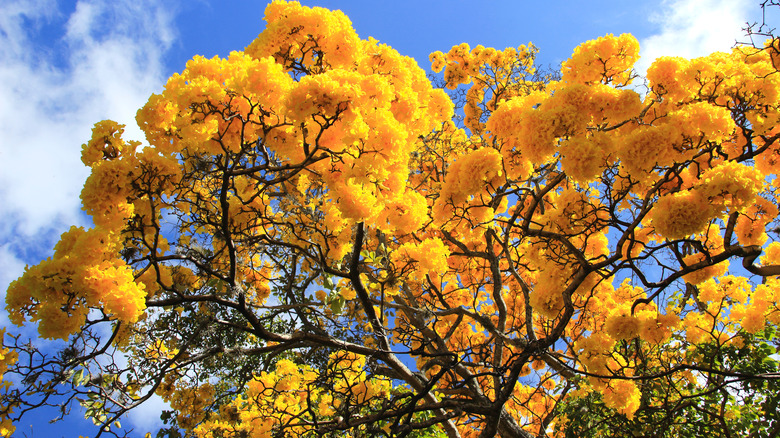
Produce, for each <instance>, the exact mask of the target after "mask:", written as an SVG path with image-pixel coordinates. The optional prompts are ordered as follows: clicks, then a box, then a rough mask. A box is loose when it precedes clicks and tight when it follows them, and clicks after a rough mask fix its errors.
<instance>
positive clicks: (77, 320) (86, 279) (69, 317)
mask: <svg viewBox="0 0 780 438" xmlns="http://www.w3.org/2000/svg"><path fill="white" fill-rule="evenodd" d="M120 243H121V242H120V241H119V236H118V235H117V234H116V233H112V232H107V231H105V230H103V229H101V228H95V229H91V230H86V231H85V230H84V229H83V228H80V227H71V229H70V230H69V231H67V232H65V233H64V234H63V235H62V236H61V238H60V242H59V243H58V244H57V246H56V247H55V250H56V251H55V253H54V256H53V257H52V258H50V259H47V260H44V261H43V262H41V263H40V264H38V265H36V266H33V267H30V268H27V270H26V271H25V274H24V275H23V276H22V277H21V278H19V279H18V280H16V281H14V282H13V283H11V286H10V287H9V289H8V293H7V294H6V306H7V309H8V310H9V317H10V319H11V322H13V323H14V324H17V325H21V324H22V323H23V322H24V321H25V320H28V319H29V320H31V321H34V322H36V323H37V324H38V332H39V333H40V335H41V336H42V337H44V338H49V339H55V338H56V339H67V338H68V336H70V334H72V333H75V332H76V331H78V329H79V328H80V327H81V325H82V324H83V323H84V321H85V318H86V316H87V313H88V312H89V310H90V309H91V308H103V309H104V310H105V312H106V313H107V314H110V315H113V316H114V317H115V318H117V319H119V320H121V321H125V322H135V321H136V320H137V319H138V317H139V316H140V315H141V313H142V312H143V311H144V309H145V308H146V303H145V297H146V293H145V291H144V286H143V284H139V283H136V282H135V280H134V277H133V272H132V269H131V268H130V267H129V266H127V264H126V263H125V262H124V261H123V260H121V259H119V258H118V257H117V252H118V247H119V245H120Z"/></svg>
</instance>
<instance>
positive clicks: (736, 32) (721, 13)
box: [637, 0, 760, 75]
mask: <svg viewBox="0 0 780 438" xmlns="http://www.w3.org/2000/svg"><path fill="white" fill-rule="evenodd" d="M756 16H760V9H759V7H758V5H757V2H755V1H752V0H664V1H662V2H661V5H660V8H659V10H658V11H657V13H655V14H653V15H651V16H650V17H649V19H650V21H651V22H652V23H653V24H655V25H656V26H658V32H657V33H655V34H654V35H652V36H650V37H648V38H645V39H643V40H641V41H640V46H641V51H640V55H641V57H642V58H641V59H640V60H639V62H638V63H637V70H638V71H639V72H640V74H642V75H643V74H644V72H645V71H647V67H649V66H650V64H651V63H652V61H653V60H654V59H656V58H658V57H659V56H683V57H688V58H691V57H697V56H705V55H708V54H710V53H712V52H717V51H727V50H729V49H730V48H731V47H733V46H734V44H735V43H736V42H737V41H744V40H745V31H744V30H743V29H744V28H745V25H746V23H747V22H748V21H751V19H752V20H753V21H755V19H756V18H755V17H756Z"/></svg>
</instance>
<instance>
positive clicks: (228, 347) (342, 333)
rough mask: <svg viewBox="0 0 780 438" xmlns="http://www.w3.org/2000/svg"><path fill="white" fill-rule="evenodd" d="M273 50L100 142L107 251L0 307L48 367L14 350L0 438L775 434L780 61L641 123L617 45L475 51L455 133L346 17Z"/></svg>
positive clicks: (633, 54)
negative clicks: (76, 424) (54, 415)
mask: <svg viewBox="0 0 780 438" xmlns="http://www.w3.org/2000/svg"><path fill="white" fill-rule="evenodd" d="M266 21H267V22H268V25H267V27H266V30H265V31H263V33H261V34H260V35H259V36H258V38H257V39H256V40H255V41H254V42H252V43H251V44H250V45H249V46H248V47H247V48H246V49H245V50H244V51H243V52H233V53H231V54H230V56H229V57H228V58H227V59H220V58H213V59H205V58H203V57H195V58H194V59H193V60H191V61H190V62H188V63H187V66H186V68H185V70H184V72H183V73H181V74H174V75H173V76H172V77H171V78H170V79H169V81H168V83H167V84H166V86H165V89H164V90H163V92H162V93H161V94H159V95H153V96H151V97H150V99H149V101H148V103H147V104H146V105H145V106H144V107H143V108H141V109H140V110H139V112H138V116H137V121H138V124H139V126H141V128H142V129H143V131H144V132H145V134H146V137H147V141H148V145H146V146H143V147H141V144H140V143H138V142H132V141H125V140H123V138H122V134H123V126H122V125H119V124H117V123H115V122H112V121H103V122H99V123H97V124H96V125H95V128H94V130H93V133H92V138H91V140H90V141H89V142H88V143H86V144H85V145H84V147H83V152H82V160H83V162H84V163H85V164H86V165H87V166H89V167H90V168H91V169H92V173H91V175H90V177H89V178H88V179H87V181H86V183H85V186H84V189H83V192H82V195H81V198H82V201H83V206H84V210H85V211H86V212H87V213H88V214H90V215H91V216H92V218H93V221H94V225H95V226H94V227H93V228H91V229H83V228H77V227H74V228H71V230H69V231H68V232H66V233H64V234H63V235H62V237H61V239H60V242H59V243H58V244H57V245H56V247H55V253H54V256H53V257H51V258H50V259H47V260H44V261H43V262H41V263H40V264H39V265H37V266H33V267H30V268H28V269H27V271H26V272H25V274H24V275H23V276H22V277H21V278H20V279H18V280H17V281H15V282H14V283H12V284H11V286H10V288H9V290H8V293H7V309H8V311H9V313H10V315H11V319H12V322H14V323H15V324H22V323H24V322H32V323H35V324H37V326H38V330H39V333H40V336H41V337H43V338H48V339H60V340H63V341H65V347H64V348H63V349H62V350H61V351H60V352H59V353H58V354H56V355H53V356H52V355H47V354H45V352H44V350H41V349H39V347H38V346H37V344H32V343H25V342H23V341H22V340H21V339H20V338H19V337H18V336H10V335H8V336H6V342H5V344H4V349H3V350H2V351H0V353H1V354H0V355H1V356H2V361H0V362H2V369H1V371H3V372H4V373H5V378H6V383H5V395H4V396H3V398H2V410H0V414H1V415H2V418H3V420H4V421H3V423H2V426H0V427H2V428H3V429H2V430H0V432H2V433H3V434H5V435H8V434H10V433H11V432H12V430H13V426H12V425H11V422H12V421H13V420H15V419H18V418H19V416H20V415H24V414H25V413H27V412H28V411H30V410H33V409H36V408H38V407H40V406H44V405H61V406H62V409H63V413H64V412H65V411H67V410H68V409H70V406H71V405H73V404H75V403H80V404H81V405H82V406H83V407H84V408H85V409H86V413H87V415H88V416H89V417H91V418H93V419H94V421H95V422H96V424H97V425H98V426H99V428H98V430H97V435H98V436H102V435H105V434H113V435H117V436H118V435H121V434H123V433H125V431H123V430H122V429H121V426H120V425H118V424H116V423H117V422H118V420H119V419H120V417H121V416H122V415H123V414H125V413H126V412H128V411H129V410H131V409H133V408H134V407H136V406H138V405H140V404H142V403H144V402H145V401H146V400H148V399H149V397H151V395H152V394H158V395H160V396H162V397H163V399H165V400H166V401H167V402H168V403H169V405H170V407H171V411H169V412H166V413H164V414H163V418H164V419H165V421H166V422H167V424H168V425H169V426H170V427H169V428H167V429H165V430H162V431H160V432H159V433H158V436H170V437H173V436H197V437H209V438H211V437H248V436H336V435H337V434H341V433H344V432H347V433H349V434H351V436H447V437H456V436H464V437H465V436H483V437H490V436H495V435H499V436H502V437H515V436H517V437H530V436H546V435H548V436H549V435H556V436H580V435H585V436H609V435H614V436H621V434H625V433H626V431H629V432H631V433H633V434H634V435H636V436H701V435H702V434H705V433H709V434H715V435H719V436H747V435H748V434H751V436H774V435H775V434H776V433H777V432H778V430H780V419H779V418H778V414H777V403H778V397H779V396H778V391H777V390H778V379H779V378H780V373H778V367H777V356H776V355H775V347H776V345H777V343H776V341H775V340H774V334H775V332H776V329H777V325H778V323H780V307H778V301H780V288H779V287H780V279H778V275H780V243H778V242H776V234H777V233H778V231H777V230H778V229H777V227H778V219H777V217H778V209H777V184H778V183H777V180H776V178H775V175H776V174H777V173H778V167H780V142H778V139H779V138H780V127H778V120H779V118H780V100H779V99H778V93H780V75H779V74H778V67H780V40H777V39H770V40H769V41H768V43H767V45H766V46H765V47H752V46H744V47H738V48H735V49H733V50H732V51H731V52H729V53H715V54H712V55H710V56H708V57H704V58H698V59H692V60H688V59H682V58H660V59H659V60H658V61H656V62H655V63H654V64H653V65H652V66H651V67H650V69H649V70H648V72H647V78H646V85H647V88H646V92H643V93H640V92H639V91H638V90H641V88H640V87H635V86H633V85H632V84H633V83H636V82H637V77H636V75H635V74H634V72H633V69H632V68H633V64H634V62H635V61H636V60H637V58H638V50H639V47H638V43H637V41H636V39H635V38H633V37H632V36H630V35H625V34H624V35H620V36H613V35H607V36H605V37H602V38H599V39H597V40H593V41H588V42H586V43H583V44H582V45H580V46H579V47H578V48H577V49H576V50H575V52H574V54H573V55H572V57H571V58H570V59H569V60H568V61H566V62H565V63H564V64H563V65H562V69H561V72H560V75H559V77H554V76H546V75H542V74H539V73H538V72H537V70H536V67H535V66H534V58H535V53H536V49H535V48H534V47H533V46H532V45H528V46H521V47H519V48H517V49H514V48H508V49H505V50H503V51H499V50H495V49H490V48H484V47H481V46H478V47H476V48H473V49H472V48H470V47H469V46H468V45H466V44H461V45H460V46H456V47H453V48H452V50H450V51H449V52H448V53H447V54H444V53H441V52H437V53H434V54H432V55H431V61H432V63H433V70H434V71H435V72H442V71H443V80H444V83H445V85H446V88H447V89H448V90H450V92H451V93H455V94H452V95H453V96H460V99H459V100H458V99H456V100H458V101H459V102H462V108H461V109H459V110H458V111H457V113H456V112H455V111H454V107H453V104H452V99H451V98H450V95H448V94H447V92H445V90H443V89H440V88H436V87H434V86H432V84H431V81H430V80H429V79H428V78H427V77H426V75H425V72H424V71H423V70H422V69H420V68H419V67H418V66H417V64H416V63H415V61H414V60H412V59H410V58H406V57H403V56H401V55H399V54H398V53H397V52H396V51H395V50H393V49H392V48H390V47H388V46H386V45H382V44H380V43H378V42H377V41H375V40H373V39H369V40H361V39H359V38H358V37H357V35H356V34H355V32H354V30H353V29H352V27H351V24H350V22H349V20H348V19H347V17H346V16H344V15H343V14H342V13H341V12H338V11H336V12H332V11H327V10H325V9H321V8H313V9H310V8H305V7H302V6H301V5H299V4H297V3H287V2H284V1H276V2H274V3H272V4H271V5H269V6H268V8H267V10H266ZM469 85H470V86H469ZM466 87H468V88H467V89H466ZM459 90H460V91H462V92H464V93H463V94H457V93H458V91H459ZM456 114H457V115H456ZM756 418H762V419H763V421H761V422H758V421H753V420H755V419H756Z"/></svg>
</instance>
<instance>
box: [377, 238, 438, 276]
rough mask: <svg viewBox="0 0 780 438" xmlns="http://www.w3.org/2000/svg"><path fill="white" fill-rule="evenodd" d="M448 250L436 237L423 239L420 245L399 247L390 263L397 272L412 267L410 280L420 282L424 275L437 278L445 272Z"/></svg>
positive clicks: (412, 243)
mask: <svg viewBox="0 0 780 438" xmlns="http://www.w3.org/2000/svg"><path fill="white" fill-rule="evenodd" d="M449 256H450V250H449V249H448V248H447V246H445V245H444V242H442V241H441V239H439V238H438V237H434V238H430V239H425V240H423V241H422V242H420V243H415V242H408V243H404V244H403V245H401V246H399V247H398V249H396V250H395V251H394V252H393V254H392V255H391V261H392V263H393V264H394V265H395V266H397V267H398V268H399V271H406V270H407V269H409V268H410V267H412V266H413V271H412V272H411V274H410V279H413V280H416V281H422V280H424V279H425V276H426V275H429V276H430V277H431V278H438V277H439V276H440V275H442V274H444V273H445V272H447V270H448V269H449V266H448V265H447V258H448V257H449Z"/></svg>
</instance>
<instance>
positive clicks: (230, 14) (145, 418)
mask: <svg viewBox="0 0 780 438" xmlns="http://www.w3.org/2000/svg"><path fill="white" fill-rule="evenodd" d="M302 3H304V4H306V5H309V6H323V7H327V8H330V9H341V10H342V11H344V12H345V13H346V14H347V15H348V16H349V17H350V19H351V20H352V23H353V25H354V27H355V29H356V30H357V32H358V34H359V35H360V37H361V38H367V37H369V36H372V37H374V38H376V39H378V40H379V41H381V42H383V43H386V44H389V45H390V46H392V47H394V48H395V49H397V50H398V51H399V52H400V53H401V54H403V55H407V56H411V57H413V58H415V59H416V60H417V61H418V63H419V64H420V65H421V67H423V68H424V69H426V70H428V71H429V70H430V63H429V62H428V55H429V54H430V53H431V52H433V51H436V50H441V51H444V52H446V51H447V50H449V48H450V47H452V46H453V45H456V44H460V43H462V42H467V43H469V44H470V45H471V46H472V47H473V46H476V45H477V44H482V45H484V46H486V47H488V46H492V47H496V48H499V49H502V48H504V47H508V46H513V47H516V46H519V45H520V44H526V43H528V42H529V41H530V42H533V43H534V44H535V45H536V46H537V47H538V48H539V49H540V52H539V57H538V60H539V63H540V64H541V65H544V66H547V65H550V66H557V65H559V64H560V62H561V61H564V60H565V59H567V58H568V57H569V55H570V54H571V53H572V50H573V49H574V47H576V46H577V45H578V44H579V43H581V42H583V41H586V40H588V39H592V38H597V37H599V36H603V35H605V34H607V33H614V34H620V33H624V32H629V33H632V34H634V36H636V37H637V39H639V41H640V44H641V47H642V49H641V52H640V54H641V55H642V59H641V60H640V63H639V65H638V69H639V70H640V71H644V70H645V69H646V68H647V66H648V65H649V64H650V62H651V61H652V59H654V58H655V57H657V56H661V55H677V56H686V57H693V56H702V55H706V54H709V53H711V52H713V51H718V50H728V49H729V48H731V47H732V46H733V45H734V44H735V42H737V41H745V40H746V38H745V36H744V35H745V32H744V30H743V29H744V28H745V25H746V23H747V22H751V23H752V22H759V24H760V22H761V21H762V16H761V10H760V8H759V3H760V1H759V0H645V1H641V2H639V1H625V0H620V1H617V0H592V1H588V2H582V1H574V0H570V1H562V0H559V1H556V2H542V1H526V0H515V1H510V0H483V1H474V0H469V1H467V0H395V1H385V0H381V1H366V0H342V1H338V0H321V1H302ZM553 3H554V5H555V7H554V8H553V7H551V4H553ZM266 4H267V2H266V1H262V0H231V1H229V2H218V1H212V0H189V1H178V0H168V1H165V2H160V1H154V0H78V1H74V0H68V1H65V0H62V1H57V0H2V5H0V292H2V291H5V289H6V288H7V286H8V284H9V283H10V282H11V281H12V280H14V279H16V278H17V277H19V276H20V275H21V274H22V273H23V271H24V266H25V264H35V263H37V262H39V261H40V260H41V259H44V258H46V257H49V256H50V255H51V253H52V250H51V249H52V247H53V245H54V243H56V241H57V239H58V237H59V235H60V234H61V233H62V232H64V231H65V230H67V229H68V228H69V227H70V226H71V225H74V224H75V225H82V226H89V219H88V218H87V217H86V216H85V215H84V214H83V213H82V212H81V210H80V203H79V192H80V191H81V187H82V185H83V182H84V180H85V179H86V177H87V169H86V167H84V166H83V165H82V164H81V161H80V153H81V145H82V144H83V143H85V142H86V141H87V140H88V139H89V137H90V131H91V128H92V125H93V124H94V123H95V122H97V121H100V120H103V119H113V120H116V121H118V122H120V123H124V124H127V125H128V128H127V130H126V138H131V139H138V140H143V135H142V133H141V132H140V130H138V128H137V127H136V126H135V121H134V120H135V112H136V110H137V109H138V108H140V107H141V106H142V105H143V104H144V103H145V102H146V100H147V98H148V97H149V95H150V94H151V93H155V92H160V91H161V90H162V86H163V84H164V83H165V80H166V78H167V77H168V76H170V75H171V74H172V73H174V72H179V71H181V70H182V69H183V68H184V64H185V62H186V61H187V60H188V59H190V58H192V56H194V55H196V54H199V55H204V56H206V57H213V56H220V57H225V56H227V55H228V54H229V53H230V51H232V50H242V49H243V48H244V47H246V46H247V45H248V44H249V43H250V42H251V41H252V39H254V38H255V37H256V36H257V34H258V33H260V32H261V31H262V29H263V26H264V22H263V21H262V17H263V10H264V8H265V5H266ZM778 15H780V14H777V13H773V14H770V16H767V21H768V22H769V24H770V25H771V24H775V25H778V26H780V18H779V17H778ZM773 16H774V17H773ZM0 325H7V317H6V316H5V314H3V312H2V311H0ZM26 331H28V332H30V333H31V332H32V331H31V329H27V330H26ZM162 406H163V405H162V403H161V402H159V401H156V402H154V403H151V404H150V405H149V406H147V407H145V408H144V409H143V410H139V411H137V412H135V413H134V414H132V415H131V416H130V418H128V419H126V420H124V421H123V423H124V424H125V425H132V426H136V427H137V430H138V431H139V433H138V434H137V436H139V437H141V436H143V434H144V432H146V431H150V430H152V431H155V430H156V429H157V427H159V412H160V409H161V407H162ZM55 415H56V412H54V411H49V412H43V413H38V414H35V415H31V416H29V418H27V419H26V420H27V421H26V422H24V423H22V424H19V425H18V429H17V434H16V436H20V437H21V436H25V437H27V438H33V437H39V438H40V437H59V436H63V437H77V436H79V435H80V434H81V435H90V436H94V434H95V432H96V431H95V429H94V426H92V425H91V423H88V422H85V421H84V420H83V419H81V418H80V417H81V415H80V414H79V413H75V414H74V415H72V416H71V417H72V418H69V419H68V421H67V422H66V423H64V424H60V425H56V426H51V425H49V424H48V420H50V419H51V418H53V417H54V416H55ZM153 435H154V432H153ZM134 436H136V435H134Z"/></svg>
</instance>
